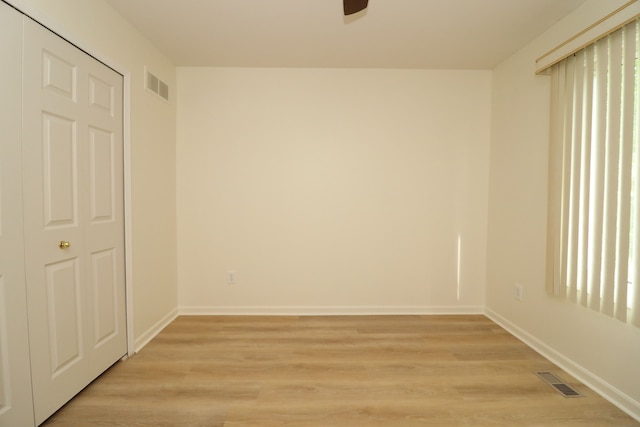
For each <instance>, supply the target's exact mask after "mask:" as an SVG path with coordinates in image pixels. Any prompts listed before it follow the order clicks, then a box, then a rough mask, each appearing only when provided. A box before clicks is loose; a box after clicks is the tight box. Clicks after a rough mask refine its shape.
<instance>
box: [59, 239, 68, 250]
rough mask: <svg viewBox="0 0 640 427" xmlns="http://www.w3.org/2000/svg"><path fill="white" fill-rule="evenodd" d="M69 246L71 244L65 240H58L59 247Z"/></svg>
mask: <svg viewBox="0 0 640 427" xmlns="http://www.w3.org/2000/svg"><path fill="white" fill-rule="evenodd" d="M69 246H71V243H69V242H65V241H64V240H60V243H58V247H59V248H60V249H67V248H68V247H69Z"/></svg>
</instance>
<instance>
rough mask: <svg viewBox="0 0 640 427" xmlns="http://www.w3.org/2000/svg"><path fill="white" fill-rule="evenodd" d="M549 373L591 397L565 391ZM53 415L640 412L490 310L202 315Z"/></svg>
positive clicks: (251, 420)
mask: <svg viewBox="0 0 640 427" xmlns="http://www.w3.org/2000/svg"><path fill="white" fill-rule="evenodd" d="M538 370H550V371H553V372H554V373H556V374H557V375H559V376H560V377H561V378H562V379H563V380H565V381H566V382H567V383H568V384H570V385H571V386H572V387H574V388H575V389H576V390H578V391H579V392H580V393H582V394H583V395H584V397H579V398H564V397H562V396H561V395H560V394H559V393H558V392H556V391H555V390H553V389H552V388H551V387H549V386H548V385H546V384H545V383H543V382H542V381H541V380H540V379H539V378H538V377H536V376H535V375H534V374H533V373H532V371H538ZM44 425H45V426H47V427H54V426H65V427H66V426H83V427H85V426H154V427H157V426H202V427H205V426H206V427H222V426H224V427H240V426H264V427H270V426H314V427H315V426H341V427H342V426H367V427H368V426H372V427H377V426H385V427H389V426H410V427H414V426H431V427H433V426H465V427H466V426H473V427H476V426H551V427H552V426H558V427H560V426H562V427H569V426H576V427H577V426H580V427H587V426H594V427H595V426H598V427H601V426H640V423H637V422H635V421H634V420H633V419H631V418H630V417H628V416H627V415H626V414H624V413H623V412H622V411H620V410H618V409H617V408H616V407H614V406H613V405H612V404H610V403H608V402H607V401H605V400H604V399H602V398H601V397H599V396H598V395H597V394H596V393H594V392H593V391H591V390H590V389H588V388H587V387H585V386H584V385H582V384H580V383H579V382H577V381H576V380H574V379H573V378H571V377H570V376H569V375H568V374H566V373H565V372H563V371H562V370H560V369H559V368H557V367H556V366H555V365H553V364H552V363H550V362H549V361H547V360H546V359H544V358H543V357H541V356H540V355H539V354H537V353H536V352H535V351H533V350H531V349H530V348H529V347H527V346H526V345H524V344H523V343H522V342H520V341H519V340H517V339H516V338H514V337H513V336H512V335H510V334H509V333H507V332H506V331H505V330H503V329H502V328H500V327H499V326H497V325H496V324H495V323H493V322H492V321H491V320H489V319H487V318H486V317H484V316H310V317H296V316H290V317H253V316H241V317H234V316H188V317H179V318H178V319H176V321H174V322H173V323H172V324H171V325H169V326H168V327H167V328H166V329H165V330H164V331H162V332H161V333H160V334H159V335H158V336H157V337H156V338H155V339H154V340H153V341H152V342H151V343H149V344H148V345H147V346H146V347H145V348H144V349H143V350H142V351H141V352H140V353H138V354H136V355H135V356H134V357H132V358H129V359H127V360H125V361H123V362H119V363H117V364H116V365H115V366H113V367H112V368H111V369H110V370H108V371H107V372H106V373H105V374H103V375H102V376H101V377H100V378H99V379H98V380H96V381H95V382H94V383H92V384H91V385H90V386H89V387H87V388H86V389H85V390H84V391H83V392H82V393H80V394H79V395H78V396H77V397H76V398H75V399H73V400H72V401H71V402H69V403H68V404H67V405H66V406H65V407H63V408H62V409H61V410H60V411H58V412H57V413H56V414H54V415H53V416H52V417H51V418H50V419H49V420H48V421H47V422H46V423H45V424H44Z"/></svg>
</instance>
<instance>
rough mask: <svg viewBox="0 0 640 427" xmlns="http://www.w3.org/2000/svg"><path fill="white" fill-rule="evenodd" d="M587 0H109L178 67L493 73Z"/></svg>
mask: <svg viewBox="0 0 640 427" xmlns="http://www.w3.org/2000/svg"><path fill="white" fill-rule="evenodd" d="M584 1H585V0H369V8H368V9H367V10H366V11H364V12H361V13H358V14H356V15H352V16H350V17H344V16H343V14H342V0H107V2H108V3H109V4H110V5H111V6H112V7H113V8H114V9H115V10H116V11H117V12H118V13H120V14H121V15H122V16H123V17H124V18H125V19H126V20H128V21H129V22H130V23H131V24H133V25H134V26H135V27H137V28H138V30H139V31H140V32H141V33H142V34H144V35H145V36H147V37H148V38H149V39H150V40H151V41H152V42H153V43H154V44H155V45H156V46H157V47H158V48H160V49H161V50H162V51H163V52H164V53H165V54H167V55H168V56H169V57H170V58H171V59H172V60H173V61H174V62H175V64H176V65H178V66H222V67H227V66H228V67H321V68H322V67H330V68H426V69H492V68H493V67H495V66H496V65H497V64H499V63H500V62H501V61H502V60H503V59H505V58H507V57H509V56H510V55H511V54H513V53H514V52H516V51H517V50H518V49H519V48H521V47H522V46H524V45H525V44H526V43H528V42H529V41H531V40H533V39H534V38H535V37H537V36H538V35H540V34H541V33H543V32H544V31H545V30H546V29H547V28H549V27H551V26H552V25H553V24H554V23H555V22H557V21H558V20H560V19H561V18H562V17H564V16H566V15H567V14H569V13H570V12H571V11H573V10H574V9H576V8H577V7H578V6H580V5H581V4H582V3H584Z"/></svg>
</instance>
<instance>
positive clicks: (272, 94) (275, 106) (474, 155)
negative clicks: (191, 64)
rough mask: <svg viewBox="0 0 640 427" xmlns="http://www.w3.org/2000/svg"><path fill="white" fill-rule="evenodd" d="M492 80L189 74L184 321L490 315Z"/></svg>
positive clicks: (282, 72) (181, 112)
mask: <svg viewBox="0 0 640 427" xmlns="http://www.w3.org/2000/svg"><path fill="white" fill-rule="evenodd" d="M490 78H491V74H490V72H483V71H466V72H465V71H399V70H333V69H213V68H178V83H179V89H180V91H179V95H178V142H177V173H178V282H179V302H180V307H181V310H183V311H184V312H205V313H212V312H216V313H234V312H253V313H264V312H267V313H284V312H297V313H314V312H329V313H340V312H342V313H344V312H349V313H363V312H392V313H407V312H468V311H476V312H481V311H482V307H483V304H484V281H485V250H486V249H485V248H486V221H487V194H488V193H487V192H488V189H487V181H488V156H489V152H488V148H489V145H488V140H489V123H490V114H489V108H490V97H489V94H490ZM458 237H460V242H461V251H460V253H461V257H460V275H459V281H458ZM228 270H234V271H236V272H237V283H236V284H235V285H229V284H227V283H226V272H227V271H228Z"/></svg>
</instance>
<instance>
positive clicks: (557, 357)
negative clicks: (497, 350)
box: [485, 307, 640, 421]
mask: <svg viewBox="0 0 640 427" xmlns="http://www.w3.org/2000/svg"><path fill="white" fill-rule="evenodd" d="M485 315H486V316H487V317H488V318H490V319H491V320H493V321H494V322H496V323H497V324H498V325H500V326H501V327H503V328H504V329H506V330H507V331H508V332H509V333H511V334H512V335H514V336H515V337H517V338H518V339H520V340H521V341H523V342H524V343H525V344H527V345H528V346H529V347H531V348H532V349H534V350H535V351H537V352H538V353H540V354H541V355H543V356H544V357H546V358H547V359H549V360H550V361H551V362H553V363H555V364H556V365H558V366H559V367H560V368H562V369H563V370H565V371H566V372H568V373H569V374H570V375H572V376H573V377H574V378H576V379H577V380H578V381H580V382H582V383H583V384H585V385H586V386H588V387H589V388H591V389H592V390H593V391H595V392H596V393H598V394H599V395H600V396H602V397H603V398H605V399H607V400H608V401H609V402H611V403H612V404H614V405H616V406H617V407H618V408H620V409H621V410H622V411H624V412H625V413H627V414H628V415H629V416H630V417H632V418H634V419H635V420H636V421H640V402H637V401H636V400H634V399H632V398H631V397H629V396H628V395H627V394H626V393H624V392H622V391H620V390H618V389H617V388H616V387H614V386H612V385H611V384H609V383H608V382H606V381H604V380H603V379H602V378H600V377H598V376H597V375H595V374H593V373H592V372H590V371H589V370H587V369H585V368H583V367H582V366H580V365H578V364H577V363H575V362H574V361H573V360H571V359H570V358H568V357H566V356H565V355H564V354H562V353H560V352H558V351H556V350H555V349H554V348H552V347H550V346H549V345H547V344H546V343H544V342H542V341H540V340H539V339H538V338H536V337H535V336H533V335H531V334H530V333H528V332H527V331H525V330H523V329H521V328H520V327H518V326H516V325H515V324H513V323H512V322H510V321H509V320H507V319H505V318H504V317H502V316H501V315H499V314H498V313H496V312H495V311H493V310H491V309H490V308H488V307H486V308H485Z"/></svg>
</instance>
